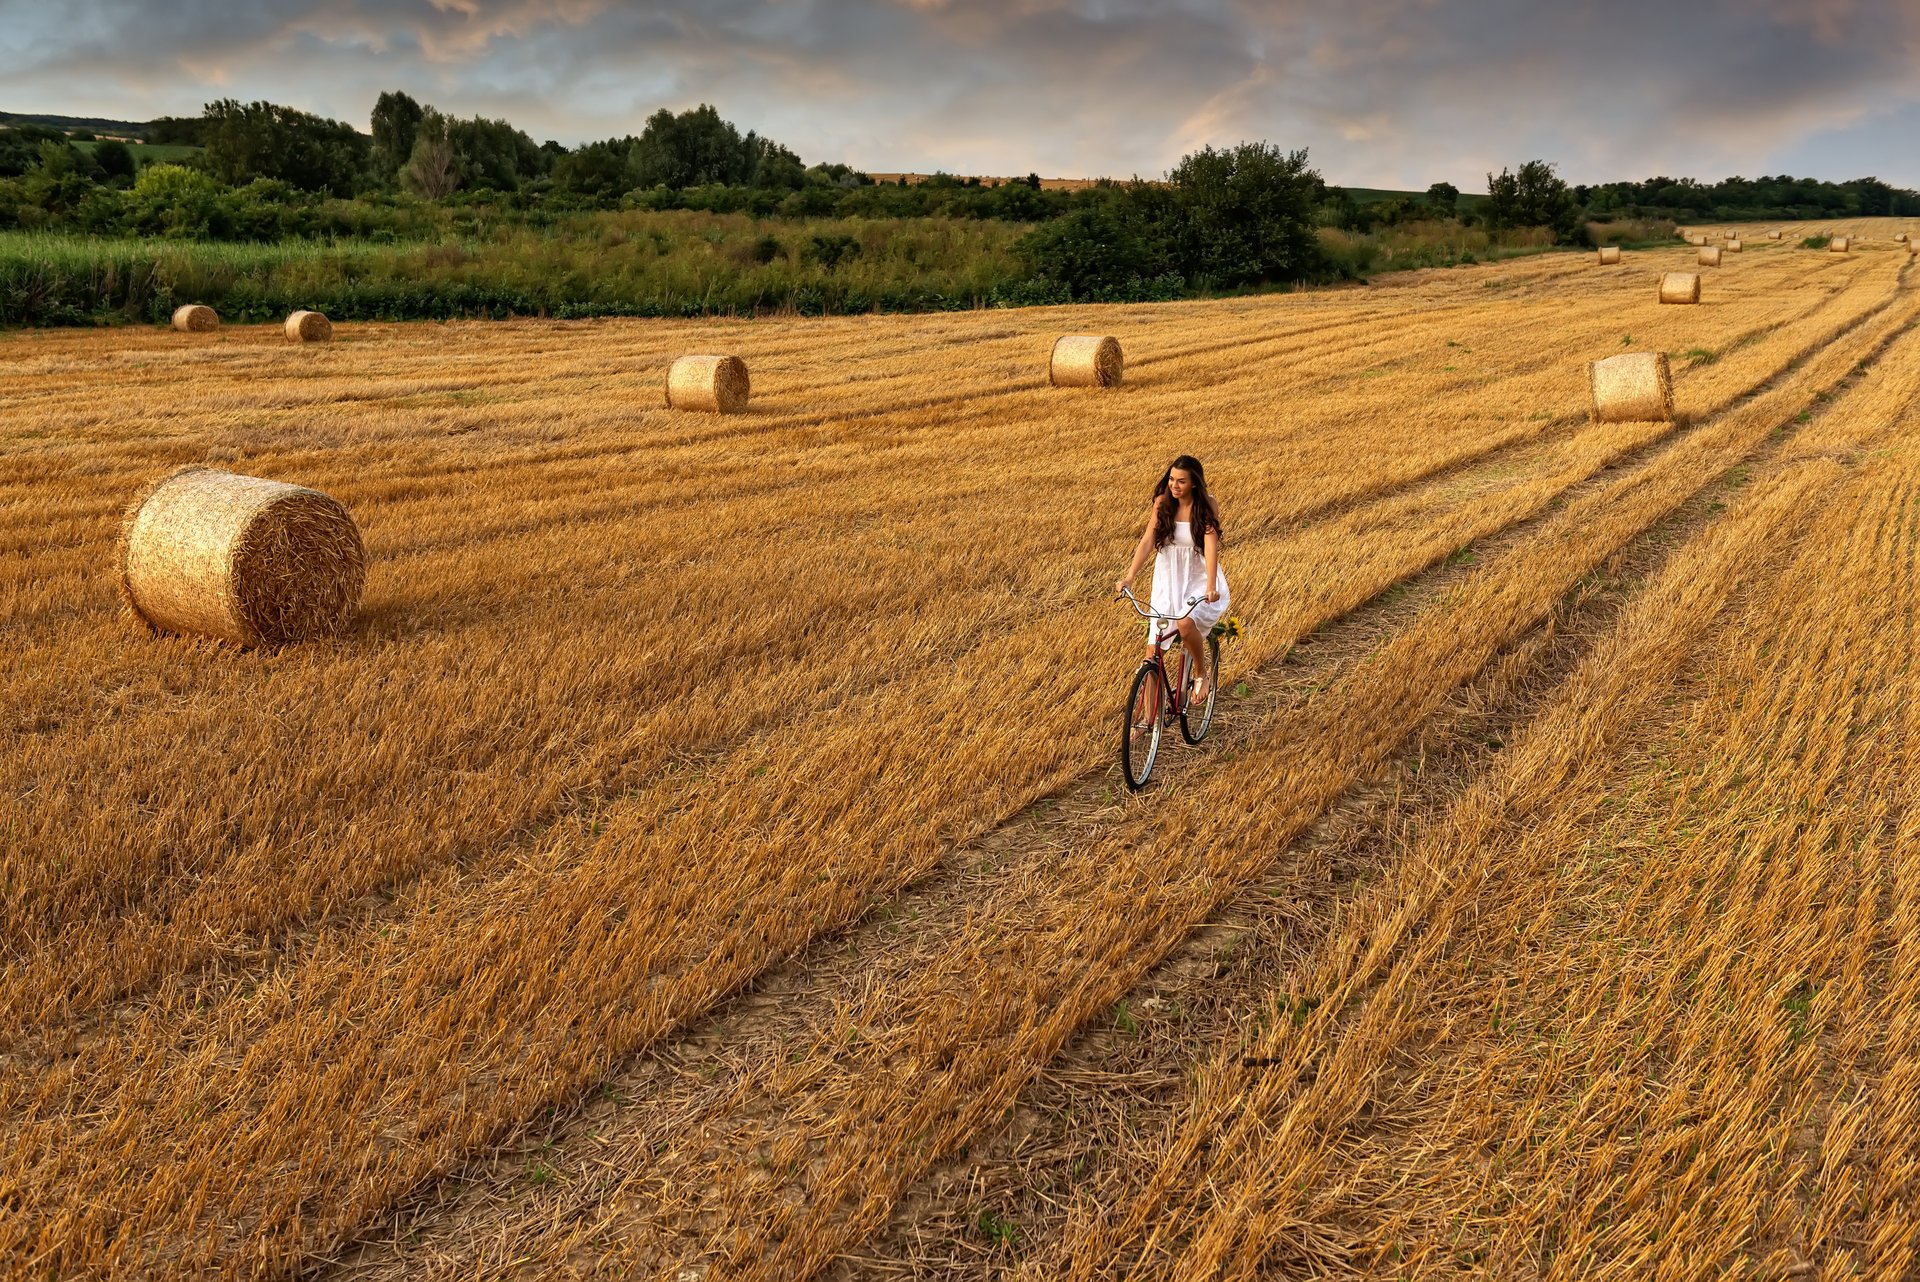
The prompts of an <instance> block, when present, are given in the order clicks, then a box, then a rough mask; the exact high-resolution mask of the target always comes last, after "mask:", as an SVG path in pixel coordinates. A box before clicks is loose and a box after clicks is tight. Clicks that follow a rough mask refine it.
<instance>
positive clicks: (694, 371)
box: [667, 356, 753, 414]
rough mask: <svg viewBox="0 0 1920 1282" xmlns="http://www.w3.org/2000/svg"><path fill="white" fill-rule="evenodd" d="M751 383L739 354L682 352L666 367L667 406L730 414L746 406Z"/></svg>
mask: <svg viewBox="0 0 1920 1282" xmlns="http://www.w3.org/2000/svg"><path fill="white" fill-rule="evenodd" d="M752 391H753V385H752V382H751V380H749V379H748V377H747V363H746V362H745V361H743V360H741V359H740V358H739V357H738V356H682V357H680V358H679V359H678V360H676V361H674V363H673V364H672V365H671V366H669V367H668V369H667V407H668V408H669V409H676V410H709V411H711V412H713V413H716V414H733V413H736V412H738V411H740V410H743V409H745V408H746V407H747V397H748V396H749V395H751V394H752Z"/></svg>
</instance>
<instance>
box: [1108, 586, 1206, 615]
mask: <svg viewBox="0 0 1920 1282" xmlns="http://www.w3.org/2000/svg"><path fill="white" fill-rule="evenodd" d="M1123 597H1124V598H1125V599H1126V601H1127V603H1128V604H1130V605H1131V606H1133V612H1134V613H1135V614H1137V615H1139V616H1140V617H1141V618H1143V619H1159V620H1161V621H1163V622H1166V623H1178V622H1180V620H1182V619H1184V618H1186V617H1187V616H1188V615H1189V614H1192V613H1193V611H1194V607H1195V606H1197V605H1199V604H1200V603H1201V602H1202V601H1204V600H1206V598H1205V597H1204V596H1190V597H1188V598H1187V608H1186V609H1185V610H1182V611H1181V612H1180V613H1179V614H1155V613H1154V612H1153V611H1152V610H1143V609H1141V608H1140V598H1139V597H1136V596H1135V595H1134V594H1133V589H1132V588H1121V589H1120V595H1119V596H1117V597H1115V598H1114V600H1116V601H1118V600H1120V599H1121V598H1123Z"/></svg>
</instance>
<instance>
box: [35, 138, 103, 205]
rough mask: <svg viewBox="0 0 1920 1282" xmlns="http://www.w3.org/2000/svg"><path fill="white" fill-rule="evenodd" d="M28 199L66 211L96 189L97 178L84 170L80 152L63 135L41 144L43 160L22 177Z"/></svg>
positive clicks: (41, 158)
mask: <svg viewBox="0 0 1920 1282" xmlns="http://www.w3.org/2000/svg"><path fill="white" fill-rule="evenodd" d="M20 187H21V190H22V191H24V192H25V193H26V197H27V199H28V200H30V201H32V202H33V203H34V204H36V205H38V206H39V207H40V208H42V209H44V210H46V211H47V212H48V213H50V214H64V213H67V212H68V211H70V210H72V209H75V208H77V207H78V206H79V204H80V202H81V201H83V200H85V199H86V198H87V194H88V193H89V192H90V191H92V190H93V180H92V179H91V178H89V177H88V176H87V175H86V174H85V173H84V172H82V170H81V166H80V153H79V152H78V151H77V150H76V149H75V148H74V147H73V145H72V144H71V143H69V142H67V141H66V139H64V138H62V139H61V140H60V141H59V142H54V141H53V140H52V139H48V140H47V141H45V142H43V143H41V144H40V162H39V163H38V164H36V165H35V166H34V167H33V168H31V169H29V170H27V172H26V173H25V174H23V175H22V176H21V178H20Z"/></svg>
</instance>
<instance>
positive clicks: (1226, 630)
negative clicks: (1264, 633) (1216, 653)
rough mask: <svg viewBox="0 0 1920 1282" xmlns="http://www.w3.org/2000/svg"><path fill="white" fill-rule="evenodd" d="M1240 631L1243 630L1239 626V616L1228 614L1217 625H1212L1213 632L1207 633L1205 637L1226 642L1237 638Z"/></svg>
mask: <svg viewBox="0 0 1920 1282" xmlns="http://www.w3.org/2000/svg"><path fill="white" fill-rule="evenodd" d="M1242 631H1243V629H1242V628H1241V626H1240V616H1239V615H1237V614H1229V615H1226V616H1224V617H1223V618H1222V619H1221V620H1220V621H1219V622H1218V623H1216V624H1214V625H1213V631H1211V632H1209V633H1207V635H1208V636H1210V637H1215V638H1217V639H1219V640H1221V641H1226V640H1228V639H1230V638H1232V637H1237V636H1239V635H1240V634H1241V632H1242Z"/></svg>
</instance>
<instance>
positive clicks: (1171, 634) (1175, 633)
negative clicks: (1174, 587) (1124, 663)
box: [1120, 588, 1206, 716]
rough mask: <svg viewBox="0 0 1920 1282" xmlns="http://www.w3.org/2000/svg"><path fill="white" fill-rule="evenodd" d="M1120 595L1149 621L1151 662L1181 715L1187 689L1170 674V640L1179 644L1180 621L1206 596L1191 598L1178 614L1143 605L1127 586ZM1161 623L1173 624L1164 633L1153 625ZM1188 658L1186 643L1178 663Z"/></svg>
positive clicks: (1174, 706)
mask: <svg viewBox="0 0 1920 1282" xmlns="http://www.w3.org/2000/svg"><path fill="white" fill-rule="evenodd" d="M1120 596H1122V597H1124V598H1126V601H1127V603H1128V604H1129V605H1131V606H1133V611H1134V613H1135V614H1138V615H1139V616H1140V617H1141V618H1143V619H1145V620H1147V635H1148V637H1149V638H1150V639H1151V640H1152V643H1153V658H1152V659H1151V660H1149V662H1151V663H1152V664H1153V666H1154V668H1155V669H1156V670H1157V671H1158V672H1159V673H1160V693H1161V695H1162V696H1163V697H1166V698H1169V699H1171V700H1172V708H1173V712H1174V715H1176V716H1178V715H1179V714H1180V712H1181V710H1182V708H1183V706H1184V705H1183V703H1182V700H1184V699H1185V698H1186V691H1184V690H1182V689H1181V688H1180V686H1181V685H1184V684H1185V682H1184V680H1183V681H1181V682H1177V683H1176V682H1175V681H1174V680H1173V679H1172V678H1171V677H1169V676H1168V675H1167V666H1168V665H1167V651H1168V650H1169V649H1171V648H1172V647H1170V646H1169V645H1168V644H1167V643H1168V642H1169V641H1172V642H1176V643H1177V642H1178V641H1179V637H1180V621H1181V620H1182V619H1185V618H1186V617H1187V616H1188V615H1190V614H1192V613H1193V612H1194V610H1195V609H1196V608H1197V607H1198V606H1199V604H1200V602H1202V601H1203V600H1205V599H1206V598H1205V597H1197V596H1195V597H1188V598H1187V608H1186V609H1185V610H1183V611H1181V612H1180V613H1179V614H1156V613H1155V612H1154V611H1152V610H1148V609H1144V608H1142V607H1141V605H1140V600H1139V598H1138V597H1136V596H1134V595H1133V593H1132V592H1131V591H1130V590H1128V589H1126V588H1122V589H1121V590H1120ZM1159 623H1165V624H1169V625H1171V626H1169V627H1168V628H1167V630H1166V631H1164V632H1155V630H1154V625H1155V624H1159ZM1186 659H1187V654H1186V649H1185V647H1184V646H1183V647H1181V650H1180V659H1179V662H1180V663H1181V664H1183V665H1184V664H1185V663H1186ZM1180 676H1181V677H1182V678H1184V677H1185V676H1186V671H1185V669H1184V667H1183V668H1182V669H1181V671H1180ZM1159 711H1160V710H1159V709H1158V708H1156V709H1154V712H1155V714H1156V715H1158V713H1159Z"/></svg>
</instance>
